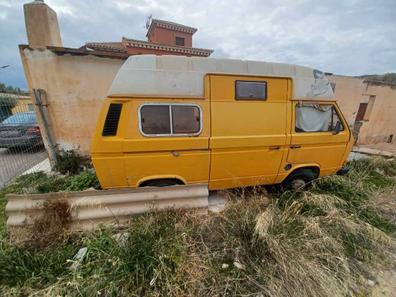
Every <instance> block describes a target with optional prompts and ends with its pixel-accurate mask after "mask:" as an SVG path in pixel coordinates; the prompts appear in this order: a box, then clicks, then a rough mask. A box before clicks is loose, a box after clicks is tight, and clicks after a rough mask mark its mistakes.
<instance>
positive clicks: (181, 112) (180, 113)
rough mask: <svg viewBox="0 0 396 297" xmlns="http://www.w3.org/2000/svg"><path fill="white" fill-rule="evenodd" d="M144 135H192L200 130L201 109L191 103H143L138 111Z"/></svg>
mask: <svg viewBox="0 0 396 297" xmlns="http://www.w3.org/2000/svg"><path fill="white" fill-rule="evenodd" d="M139 118H140V120H139V124H140V131H141V133H142V134H143V135H145V136H183V135H184V136H185V135H188V136H193V135H198V134H199V133H200V132H201V127H202V121H201V109H200V107H199V106H198V105H193V104H145V105H142V106H141V107H140V111H139Z"/></svg>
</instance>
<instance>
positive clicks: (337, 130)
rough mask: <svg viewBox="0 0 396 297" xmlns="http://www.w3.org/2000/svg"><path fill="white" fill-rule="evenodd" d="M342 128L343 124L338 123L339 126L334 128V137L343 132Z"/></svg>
mask: <svg viewBox="0 0 396 297" xmlns="http://www.w3.org/2000/svg"><path fill="white" fill-rule="evenodd" d="M341 127H342V126H341V122H337V124H336V125H335V127H334V131H333V135H337V134H338V133H340V132H341V131H342V128H341Z"/></svg>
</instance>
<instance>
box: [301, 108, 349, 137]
mask: <svg viewBox="0 0 396 297" xmlns="http://www.w3.org/2000/svg"><path fill="white" fill-rule="evenodd" d="M336 130H338V131H343V130H344V126H343V124H342V122H341V120H340V116H339V115H338V113H337V110H336V109H335V107H334V105H331V104H311V103H303V104H301V103H299V104H297V105H296V132H332V131H336Z"/></svg>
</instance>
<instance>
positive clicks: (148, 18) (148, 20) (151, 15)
mask: <svg viewBox="0 0 396 297" xmlns="http://www.w3.org/2000/svg"><path fill="white" fill-rule="evenodd" d="M152 19H153V14H150V15H149V16H148V17H147V20H146V29H148V28H150V23H151V20H152Z"/></svg>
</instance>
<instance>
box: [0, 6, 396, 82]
mask: <svg viewBox="0 0 396 297" xmlns="http://www.w3.org/2000/svg"><path fill="white" fill-rule="evenodd" d="M24 2H26V1H22V0H0V40H1V41H0V53H1V55H0V66H1V65H4V64H10V65H11V67H9V68H6V69H4V70H0V81H3V82H6V83H8V84H12V85H15V86H19V87H26V83H25V79H24V75H23V69H22V66H21V62H20V57H19V52H18V48H17V45H18V44H24V43H26V42H27V41H26V33H25V27H24V18H23V3H24ZM46 3H47V4H48V5H50V6H51V7H52V8H53V9H54V10H55V11H56V12H57V14H58V20H59V23H60V27H61V34H62V39H63V43H64V45H65V46H68V47H79V46H81V45H83V44H84V43H85V42H87V41H119V40H121V38H122V36H125V37H130V38H136V39H145V33H146V29H145V27H144V25H145V21H146V17H147V16H148V15H150V14H153V16H154V17H155V18H161V19H165V20H170V21H174V22H179V23H182V24H186V25H189V26H194V27H197V28H198V29H199V30H198V32H197V33H196V34H195V35H194V46H196V47H203V48H212V49H214V50H215V53H214V54H213V56H214V57H222V58H240V59H252V60H264V61H274V62H286V63H294V64H301V65H306V66H311V67H315V68H320V69H322V70H324V71H327V72H333V73H338V74H344V75H359V74H367V73H384V72H396V18H394V15H393V14H394V12H395V11H396V1H394V0H379V1H375V2H374V1H370V0H354V1H352V0H350V1H341V0H340V1H313V0H309V1H308V0H278V1H275V0H232V1H229V0H219V1H210V0H201V1H196V0H185V1H174V0H135V1H130V0H113V1H105V0H85V1H78V0H46Z"/></svg>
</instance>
